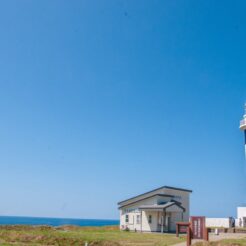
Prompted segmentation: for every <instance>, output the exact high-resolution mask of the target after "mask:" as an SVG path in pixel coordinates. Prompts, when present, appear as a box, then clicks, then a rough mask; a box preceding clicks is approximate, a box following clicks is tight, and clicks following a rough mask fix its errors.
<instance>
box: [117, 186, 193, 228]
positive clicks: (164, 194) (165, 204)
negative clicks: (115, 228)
mask: <svg viewBox="0 0 246 246" xmlns="http://www.w3.org/2000/svg"><path fill="white" fill-rule="evenodd" d="M191 192H192V191H191V190H187V189H182V188H175V187H170V186H162V187H160V188H158V189H155V190H152V191H149V192H146V193H144V194H141V195H138V196H135V197H132V198H130V199H127V200H124V201H121V202H119V203H118V205H119V210H120V228H121V229H122V230H125V229H129V230H134V231H146V232H169V231H175V230H176V222H178V221H189V209H190V205H189V204H190V193H191Z"/></svg>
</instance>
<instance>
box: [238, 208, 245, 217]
mask: <svg viewBox="0 0 246 246" xmlns="http://www.w3.org/2000/svg"><path fill="white" fill-rule="evenodd" d="M243 217H246V207H238V208H237V218H238V219H239V218H243Z"/></svg>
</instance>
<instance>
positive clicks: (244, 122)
mask: <svg viewBox="0 0 246 246" xmlns="http://www.w3.org/2000/svg"><path fill="white" fill-rule="evenodd" d="M239 128H240V130H242V131H243V132H244V149H245V157H246V103H245V104H244V115H243V119H242V120H240V127H239Z"/></svg>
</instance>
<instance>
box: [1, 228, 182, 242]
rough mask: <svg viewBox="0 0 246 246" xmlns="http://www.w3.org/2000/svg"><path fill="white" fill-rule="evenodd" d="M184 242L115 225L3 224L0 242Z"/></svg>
mask: <svg viewBox="0 0 246 246" xmlns="http://www.w3.org/2000/svg"><path fill="white" fill-rule="evenodd" d="M182 241H185V238H184V237H179V238H176V237H175V235H174V234H153V233H152V234H150V233H135V232H125V231H119V229H118V227H113V226H111V227H76V226H62V227H48V226H0V245H33V246H34V245H35V246H36V245H64V246H65V245H66V246H67V245H83V246H84V245H85V242H88V245H89V246H121V245H122V246H124V245H126V246H164V245H173V244H175V243H179V242H182Z"/></svg>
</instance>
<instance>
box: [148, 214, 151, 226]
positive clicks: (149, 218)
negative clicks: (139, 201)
mask: <svg viewBox="0 0 246 246" xmlns="http://www.w3.org/2000/svg"><path fill="white" fill-rule="evenodd" d="M148 222H149V224H151V223H152V215H149V217H148Z"/></svg>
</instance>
